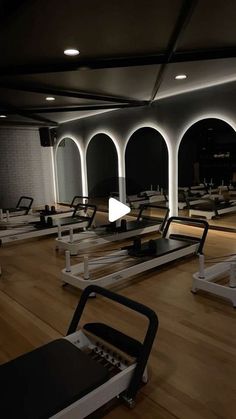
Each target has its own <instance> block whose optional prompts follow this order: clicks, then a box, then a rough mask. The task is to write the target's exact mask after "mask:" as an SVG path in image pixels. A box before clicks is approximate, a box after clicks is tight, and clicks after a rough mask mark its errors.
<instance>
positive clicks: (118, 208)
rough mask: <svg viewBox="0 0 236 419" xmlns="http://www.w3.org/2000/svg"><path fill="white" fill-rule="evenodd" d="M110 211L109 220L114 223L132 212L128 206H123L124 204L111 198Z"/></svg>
mask: <svg viewBox="0 0 236 419" xmlns="http://www.w3.org/2000/svg"><path fill="white" fill-rule="evenodd" d="M108 210H109V214H108V218H109V221H110V222H111V223H112V222H113V221H116V220H119V218H122V217H123V216H124V215H126V214H128V213H129V212H130V207H128V205H125V204H122V202H120V201H118V200H117V199H115V198H109V207H108Z"/></svg>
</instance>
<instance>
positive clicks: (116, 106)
mask: <svg viewBox="0 0 236 419" xmlns="http://www.w3.org/2000/svg"><path fill="white" fill-rule="evenodd" d="M145 105H146V102H145V103H142V102H140V103H138V104H135V105H130V104H114V105H112V104H111V105H79V106H56V107H54V108H53V107H50V108H49V107H44V108H24V112H25V114H27V113H28V112H29V113H31V114H34V113H37V114H38V113H57V112H58V113H60V112H79V111H95V110H102V109H124V108H134V107H139V106H145ZM2 112H4V111H2Z"/></svg>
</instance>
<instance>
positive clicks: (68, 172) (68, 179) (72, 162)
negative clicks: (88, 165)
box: [55, 137, 83, 203]
mask: <svg viewBox="0 0 236 419" xmlns="http://www.w3.org/2000/svg"><path fill="white" fill-rule="evenodd" d="M55 163H56V179H57V195H58V196H57V200H58V201H59V202H64V203H70V202H71V201H72V199H73V197H74V196H75V195H83V188H82V162H81V151H80V149H79V147H78V144H77V142H76V141H75V140H74V139H72V138H70V137H64V138H62V139H60V140H59V142H58V143H57V146H56V152H55Z"/></svg>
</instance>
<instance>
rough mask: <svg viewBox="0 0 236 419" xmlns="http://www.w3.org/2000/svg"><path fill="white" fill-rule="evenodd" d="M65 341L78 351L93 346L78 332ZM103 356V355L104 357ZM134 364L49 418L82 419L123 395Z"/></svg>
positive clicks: (123, 368)
mask: <svg viewBox="0 0 236 419" xmlns="http://www.w3.org/2000/svg"><path fill="white" fill-rule="evenodd" d="M65 339H67V340H69V341H70V342H71V343H73V344H74V345H75V346H77V347H78V348H80V349H83V348H84V347H88V346H90V347H93V346H94V345H93V344H92V343H91V342H90V341H89V339H88V338H87V336H85V335H84V334H83V332H82V331H81V330H80V331H78V332H75V333H73V334H71V335H69V336H67V337H66V338H65ZM104 356H105V355H104ZM135 367H136V364H133V365H130V366H128V367H125V366H123V367H122V369H121V371H120V372H119V373H118V374H116V375H115V376H114V377H112V378H110V379H109V380H108V381H106V382H105V383H104V384H102V385H101V386H99V387H97V388H96V389H95V390H93V391H91V392H90V393H88V394H86V395H85V396H84V397H82V398H81V399H79V400H77V401H76V402H74V403H72V404H71V405H70V406H68V407H66V408H65V409H63V410H61V411H60V412H59V413H57V414H55V415H53V416H51V418H53V419H58V418H63V419H83V418H85V417H86V416H88V415H89V414H91V413H93V412H94V411H95V410H97V409H99V408H100V407H101V406H103V405H105V404H106V403H107V402H109V401H110V400H112V399H113V398H115V397H118V396H119V395H120V394H121V393H123V392H124V391H125V390H126V389H127V388H128V386H129V383H130V380H131V378H132V375H133V372H134V369H135ZM146 374H147V373H146V370H145V374H144V379H145V380H146Z"/></svg>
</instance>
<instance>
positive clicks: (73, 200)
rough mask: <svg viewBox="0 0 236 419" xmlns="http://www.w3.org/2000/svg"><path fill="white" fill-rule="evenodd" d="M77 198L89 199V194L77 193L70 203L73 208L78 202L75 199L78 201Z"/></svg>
mask: <svg viewBox="0 0 236 419" xmlns="http://www.w3.org/2000/svg"><path fill="white" fill-rule="evenodd" d="M76 199H82V200H83V199H87V200H88V199H89V197H88V196H81V195H75V196H74V198H73V199H72V201H71V204H70V207H71V208H72V207H76V206H77V205H78V204H76V205H75V201H76ZM80 203H81V204H83V202H80Z"/></svg>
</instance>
